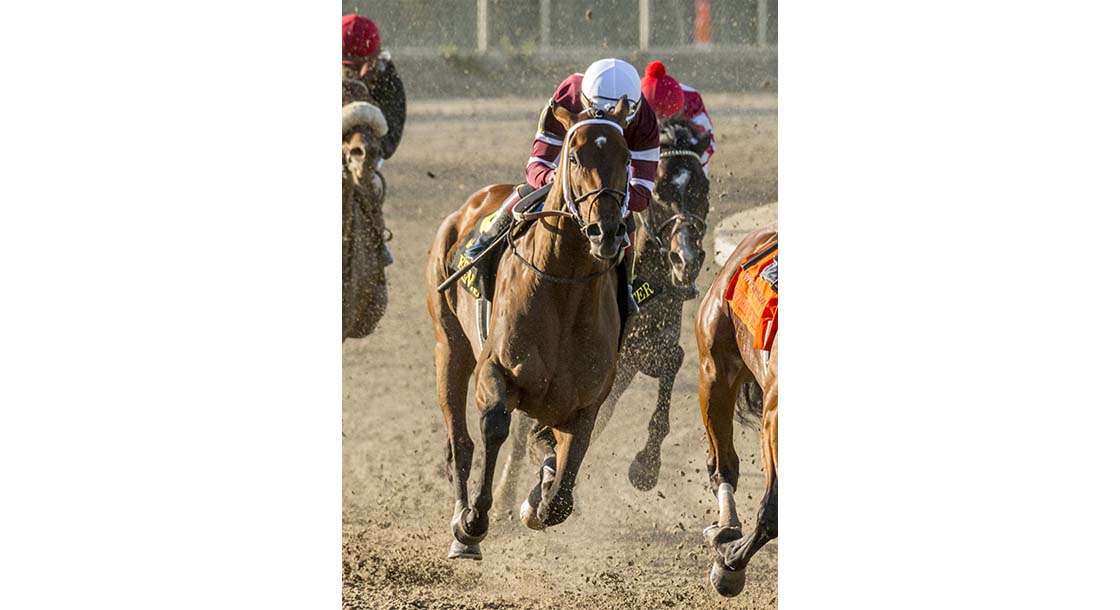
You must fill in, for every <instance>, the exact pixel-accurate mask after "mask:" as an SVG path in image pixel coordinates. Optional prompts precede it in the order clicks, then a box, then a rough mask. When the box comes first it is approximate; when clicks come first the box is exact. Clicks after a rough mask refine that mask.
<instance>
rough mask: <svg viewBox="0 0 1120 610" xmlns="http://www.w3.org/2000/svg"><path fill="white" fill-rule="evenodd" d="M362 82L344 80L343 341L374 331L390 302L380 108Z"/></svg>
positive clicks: (383, 129)
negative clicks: (382, 206)
mask: <svg viewBox="0 0 1120 610" xmlns="http://www.w3.org/2000/svg"><path fill="white" fill-rule="evenodd" d="M370 100H372V98H371V97H370V95H369V90H368V89H366V87H365V84H364V83H362V82H361V81H343V83H342V340H343V341H345V340H346V339H347V338H355V339H356V338H361V337H365V336H367V335H369V334H370V333H372V332H373V329H374V328H376V327H377V322H378V321H379V320H380V319H381V316H383V315H384V314H385V307H386V305H387V304H388V301H389V295H388V290H387V287H386V281H385V265H386V263H387V261H384V260H383V243H384V240H385V233H386V229H385V220H384V218H383V216H382V213H381V205H382V203H383V202H384V201H385V180H384V179H383V178H382V177H381V174H380V172H378V171H377V166H378V164H379V163H380V161H381V158H382V148H381V138H382V137H383V136H384V135H385V133H386V131H387V125H386V123H385V117H384V116H383V115H382V114H381V110H380V109H378V108H377V106H374V105H373V104H372V103H370Z"/></svg>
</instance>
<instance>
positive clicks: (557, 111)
mask: <svg viewBox="0 0 1120 610" xmlns="http://www.w3.org/2000/svg"><path fill="white" fill-rule="evenodd" d="M549 109H550V110H551V111H552V116H553V118H555V119H556V120H557V121H558V122H559V123H560V125H562V126H563V127H564V131H568V129H570V128H571V127H572V125H575V123H576V116H577V115H576V113H574V112H572V111H571V110H568V109H567V108H565V107H563V106H561V105H560V104H557V103H556V102H552V103H550V105H549Z"/></svg>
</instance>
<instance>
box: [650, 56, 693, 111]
mask: <svg viewBox="0 0 1120 610" xmlns="http://www.w3.org/2000/svg"><path fill="white" fill-rule="evenodd" d="M642 97H644V98H646V101H647V102H649V105H650V106H652V107H653V111H654V112H656V113H657V118H659V119H663V118H665V117H668V116H673V115H674V114H676V113H678V112H680V110H681V108H684V91H682V90H681V85H680V83H678V82H677V81H676V79H674V78H673V77H672V76H669V75H668V74H665V64H663V63H661V62H659V61H655V62H651V63H650V64H649V65H648V66H646V75H645V77H644V78H642Z"/></svg>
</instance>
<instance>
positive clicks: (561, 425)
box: [426, 99, 630, 559]
mask: <svg viewBox="0 0 1120 610" xmlns="http://www.w3.org/2000/svg"><path fill="white" fill-rule="evenodd" d="M627 107H628V106H627V103H626V101H625V99H623V100H622V101H620V102H619V103H618V105H617V107H616V108H617V110H616V111H614V112H611V113H597V112H595V111H593V110H590V111H584V112H583V113H580V114H578V115H577V114H574V113H572V112H569V111H568V110H566V109H564V108H562V107H559V106H555V105H554V106H553V107H552V108H551V112H552V114H553V116H555V117H556V120H557V121H559V122H560V124H561V125H563V126H564V129H565V137H564V142H563V147H562V149H561V152H560V156H559V158H558V159H557V174H556V182H555V184H556V186H555V187H554V188H552V189H551V191H549V193H548V196H547V198H546V199H545V200H544V203H543V209H542V211H539V212H531V213H529V214H526V215H524V216H523V218H525V219H529V220H531V221H532V222H530V223H529V224H528V226H527V227H526V228H524V232H523V233H520V234H519V236H518V237H516V238H514V237H512V234H511V236H510V237H507V238H506V239H507V242H508V244H509V245H508V249H507V250H506V251H505V252H504V253H503V254H502V255H501V256H502V259H501V260H500V262H499V265H498V269H497V276H496V278H495V283H494V286H495V291H494V298H493V308H492V313H491V314H490V316H489V331H488V334H487V336H486V338H485V339H483V338H482V337H481V336H480V334H479V332H478V330H479V329H478V326H477V325H478V323H479V322H478V319H477V318H476V316H477V311H478V310H477V308H478V307H479V306H480V302H479V300H477V299H475V298H474V297H473V296H471V294H470V293H469V292H467V290H466V289H465V288H464V287H463V285H462V284H460V283H458V282H456V283H455V284H454V285H453V286H452V287H451V288H450V289H448V290H446V291H444V292H441V291H440V290H439V286H440V284H442V283H443V282H444V281H445V280H446V279H447V278H448V277H449V276H450V275H451V265H452V264H453V263H454V262H455V261H454V260H453V258H454V255H455V252H457V251H458V249H459V248H460V247H461V246H462V244H463V242H464V241H465V240H466V239H467V237H468V236H469V235H470V233H471V230H472V228H474V227H475V225H476V224H477V223H478V222H479V220H480V219H481V218H483V217H484V216H486V215H487V214H489V213H491V212H493V211H494V210H496V209H497V207H498V206H499V205H500V204H501V203H502V202H503V201H504V200H505V199H506V197H507V196H509V195H510V193H511V192H512V190H513V186H512V185H492V186H489V187H486V188H484V189H483V190H481V191H479V192H477V193H475V194H473V195H471V197H470V198H469V199H468V200H467V202H466V203H465V204H464V205H463V206H462V207H461V208H459V209H458V210H457V211H455V212H453V213H452V214H451V215H449V216H448V217H447V218H446V219H445V220H444V221H443V223H442V225H441V226H440V228H439V231H438V232H437V234H436V238H435V243H434V244H433V246H432V250H431V254H430V256H429V259H428V267H427V274H426V279H427V284H428V313H429V314H430V315H431V317H432V324H433V326H434V328H435V339H436V345H435V364H436V393H437V395H438V398H439V403H440V408H441V409H442V411H443V416H444V422H445V424H446V426H447V435H448V439H447V450H446V460H447V461H446V463H447V469H448V480H449V482H450V483H451V487H452V491H453V493H454V496H455V507H454V510H453V511H452V518H451V531H452V534H453V536H454V540H453V541H452V543H451V550H450V552H449V553H448V557H449V558H468V559H481V556H482V553H481V549H480V547H479V543H480V542H481V541H482V540H483V538H485V536H486V533H487V531H488V529H489V510H490V507H491V505H492V503H493V497H492V487H493V481H494V470H495V468H496V466H497V460H498V451H499V449H500V448H501V446H502V443H503V442H504V441H505V440H506V437H507V436H508V435H509V428H510V417H511V416H510V414H511V413H512V412H513V411H515V410H520V411H521V412H522V413H523V414H525V415H527V416H528V417H531V418H532V419H533V420H535V421H536V423H537V425H538V434H537V435H535V438H534V442H533V443H532V445H531V446H530V448H529V449H530V455H531V456H532V457H533V459H534V460H535V461H536V462H537V463H538V464H540V469H539V473H540V474H539V478H538V482H537V484H536V486H535V487H534V488H533V489H532V490H531V491H530V493H529V494H528V497H527V498H526V499H525V501H524V502H523V503H522V505H521V511H520V516H521V520H522V522H523V523H524V524H525V525H526V526H527V527H529V528H532V529H537V530H540V529H544V528H545V527H550V526H554V525H558V524H560V523H562V522H563V521H564V520H565V519H567V517H568V516H569V515H570V514H571V512H572V508H573V504H574V502H573V496H572V492H573V490H574V489H575V485H576V476H577V475H578V473H579V468H580V464H581V462H582V461H583V458H584V456H585V454H586V452H587V448H588V445H589V444H590V441H591V431H592V428H593V427H594V425H595V417H596V416H597V415H598V412H599V406H600V405H601V404H602V403H603V400H605V399H606V397H607V394H608V393H609V392H610V389H611V384H612V383H613V381H614V374H615V365H616V361H617V358H618V343H619V335H620V328H621V322H622V320H621V317H622V316H621V312H620V308H619V301H620V299H619V296H618V290H619V278H618V274H617V273H616V271H615V267H616V265H617V263H618V260H619V258H620V254H621V250H620V248H621V245H622V244H623V241H624V236H625V234H626V225H625V223H624V222H623V219H624V214H625V202H626V198H627V195H626V189H627V181H628V170H627V168H628V165H629V160H630V152H629V148H628V146H627V144H626V141H625V139H624V137H623V125H624V123H625V115H626V110H627ZM472 373H473V374H474V378H475V404H476V405H477V406H478V409H479V411H480V428H481V431H482V441H483V458H484V459H483V468H484V470H483V474H482V480H481V482H480V484H479V486H478V489H477V490H476V492H475V493H474V495H473V497H472V498H471V499H470V501H469V502H468V499H467V482H468V479H469V477H470V470H471V459H472V456H473V454H474V443H473V442H472V440H471V437H470V435H469V434H468V432H467V423H466V398H467V390H468V381H469V379H470V377H471V374H472Z"/></svg>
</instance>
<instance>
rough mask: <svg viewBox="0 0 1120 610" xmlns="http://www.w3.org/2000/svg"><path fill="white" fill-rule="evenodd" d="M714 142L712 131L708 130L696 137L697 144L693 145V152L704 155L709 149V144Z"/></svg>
mask: <svg viewBox="0 0 1120 610" xmlns="http://www.w3.org/2000/svg"><path fill="white" fill-rule="evenodd" d="M711 143H712V132H710V131H709V132H707V133H705V134H704V135H702V136H700V137H699V138H697V139H696V146H693V147H692V150H693V152H695V153H696V154H698V155H703V154H704V153H705V152H707V150H708V145H709V144H711Z"/></svg>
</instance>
